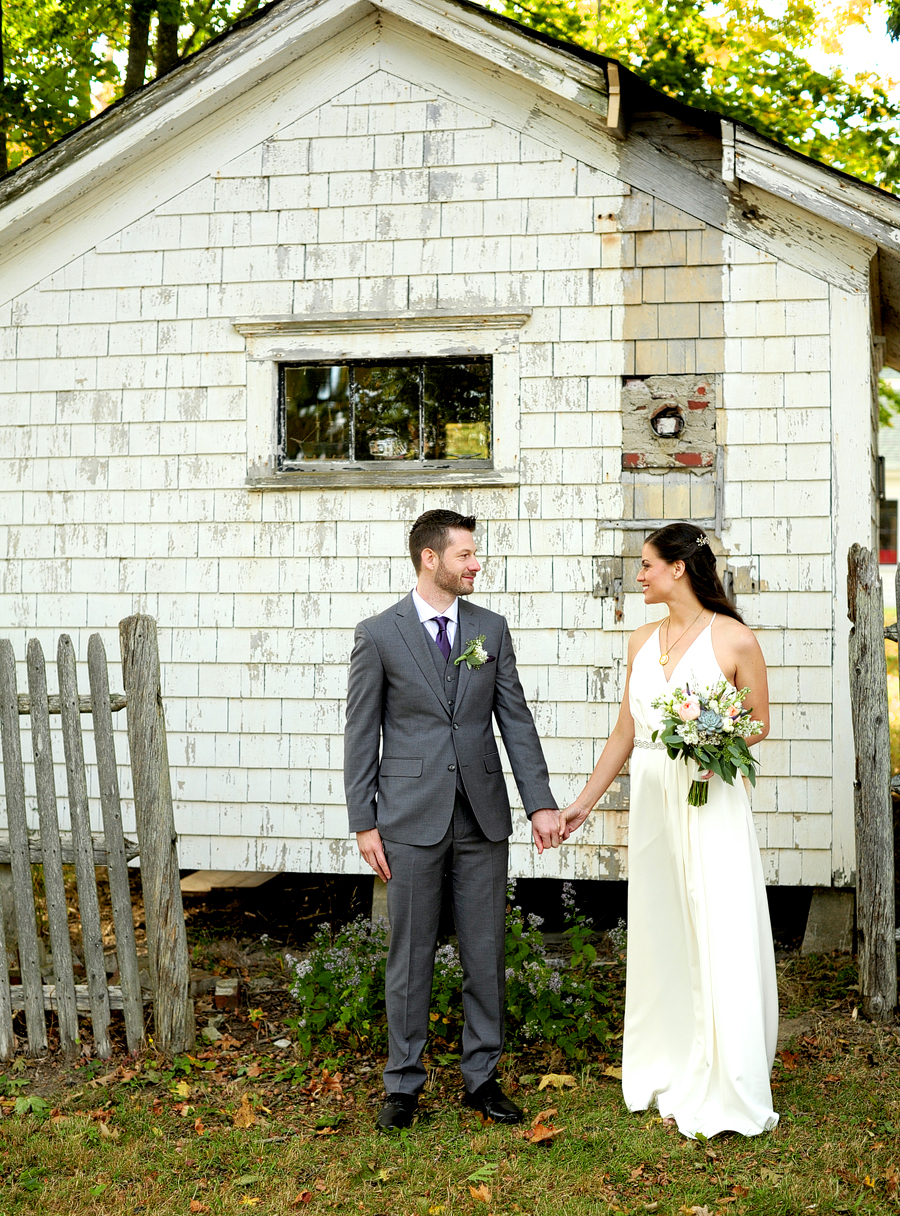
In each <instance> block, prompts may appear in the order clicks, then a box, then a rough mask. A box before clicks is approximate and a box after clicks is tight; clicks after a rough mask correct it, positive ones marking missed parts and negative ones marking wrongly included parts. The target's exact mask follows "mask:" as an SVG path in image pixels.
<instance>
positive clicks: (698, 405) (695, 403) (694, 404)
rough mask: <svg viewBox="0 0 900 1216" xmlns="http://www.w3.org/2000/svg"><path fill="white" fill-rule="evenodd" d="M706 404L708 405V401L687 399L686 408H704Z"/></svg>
mask: <svg viewBox="0 0 900 1216" xmlns="http://www.w3.org/2000/svg"><path fill="white" fill-rule="evenodd" d="M708 405H709V402H708V401H689V402H688V409H689V410H705V409H706V407H707V406H708Z"/></svg>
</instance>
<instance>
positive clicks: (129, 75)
mask: <svg viewBox="0 0 900 1216" xmlns="http://www.w3.org/2000/svg"><path fill="white" fill-rule="evenodd" d="M155 7H156V5H155V0H132V4H131V20H130V22H129V27H128V69H127V71H126V72H125V86H124V88H123V90H122V96H123V97H127V96H128V94H129V93H133V92H134V91H135V89H139V88H140V87H141V85H142V84H143V83H144V75H145V73H146V71H147V54H148V48H149V45H150V18H151V17H152V16H153V9H154V8H155Z"/></svg>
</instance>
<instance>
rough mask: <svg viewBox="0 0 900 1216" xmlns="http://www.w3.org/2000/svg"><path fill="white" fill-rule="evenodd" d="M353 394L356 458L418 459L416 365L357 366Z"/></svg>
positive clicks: (417, 379)
mask: <svg viewBox="0 0 900 1216" xmlns="http://www.w3.org/2000/svg"><path fill="white" fill-rule="evenodd" d="M352 395H353V407H354V414H355V421H356V444H355V447H356V452H355V458H356V459H357V460H417V459H418V457H419V369H418V368H417V367H409V366H403V365H400V364H396V363H395V364H390V363H389V364H385V365H384V366H382V367H365V366H362V367H354V369H353V394H352Z"/></svg>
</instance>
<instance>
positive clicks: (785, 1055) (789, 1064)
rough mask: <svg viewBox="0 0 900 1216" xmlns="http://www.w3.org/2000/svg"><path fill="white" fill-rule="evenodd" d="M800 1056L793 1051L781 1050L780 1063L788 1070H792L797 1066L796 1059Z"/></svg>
mask: <svg viewBox="0 0 900 1216" xmlns="http://www.w3.org/2000/svg"><path fill="white" fill-rule="evenodd" d="M799 1059H800V1057H799V1056H798V1055H797V1053H796V1052H795V1051H783V1052H782V1053H781V1064H782V1067H783V1068H786V1069H787V1071H788V1072H793V1071H794V1070H795V1069H796V1067H797V1061H798V1060H799Z"/></svg>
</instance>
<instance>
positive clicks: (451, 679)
mask: <svg viewBox="0 0 900 1216" xmlns="http://www.w3.org/2000/svg"><path fill="white" fill-rule="evenodd" d="M422 628H423V629H424V630H425V634H426V636H427V639H428V651H429V654H430V655H431V657H432V659H433V661H434V666H435V669H436V670H437V673H438V675H439V676H440V678H441V680H442V682H443V685H444V688H445V689H446V690H447V706H448V708H449V710H450V713H451V715H452V713H453V710H454V708H455V706H456V690H457V687H458V685H459V667H457V665H456V663H455V660H456V659H458V658H459V656H460V655H461V654H462V629H461V628H460V624H459V621H457V622H456V637H455V638H454V639H453V646H452V648H451V650H450V658H449V659H447V660H445V659H444V656H443V655H442V654H441V651H440V647H439V646H438V644H437V642H436V641H435V640H434V638H433V637H432V636H431V634H430V633H429V632H428V630H427V629H425V626H424V624H423V625H422ZM456 788H457V789H458V790H460V791H464V787H463V783H462V777H461V775H460V773H459V770H457V773H456Z"/></svg>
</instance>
